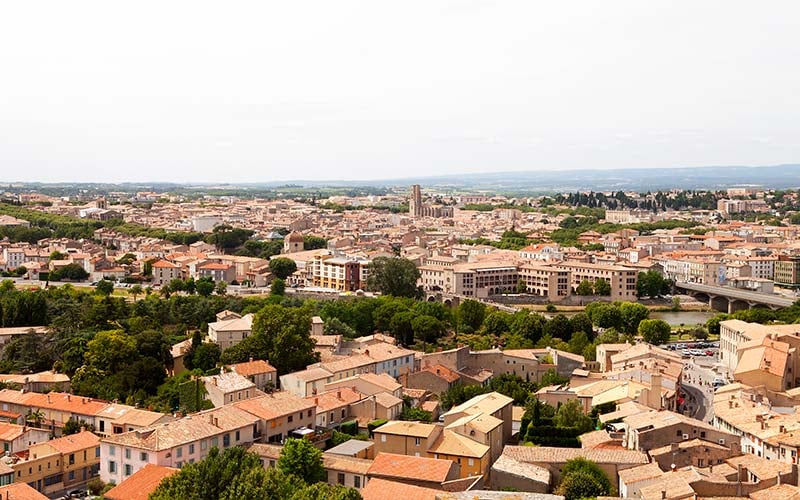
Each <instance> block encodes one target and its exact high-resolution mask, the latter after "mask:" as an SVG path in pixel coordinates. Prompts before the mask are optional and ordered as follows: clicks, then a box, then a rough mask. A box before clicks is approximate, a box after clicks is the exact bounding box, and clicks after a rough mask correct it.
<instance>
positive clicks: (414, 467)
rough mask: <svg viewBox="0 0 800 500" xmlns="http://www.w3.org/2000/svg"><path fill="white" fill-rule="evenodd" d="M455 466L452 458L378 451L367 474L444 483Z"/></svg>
mask: <svg viewBox="0 0 800 500" xmlns="http://www.w3.org/2000/svg"><path fill="white" fill-rule="evenodd" d="M454 466H455V462H453V461H452V460H439V459H436V458H424V457H415V456H411V455H395V454H394V453H378V456H377V457H375V460H374V461H373V462H372V465H371V466H370V468H369V471H367V474H368V475H370V476H384V477H398V478H406V479H413V480H417V481H426V482H434V483H443V482H445V481H447V478H448V475H449V474H450V469H452V468H453V467H454Z"/></svg>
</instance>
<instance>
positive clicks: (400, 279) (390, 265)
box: [367, 257, 419, 298]
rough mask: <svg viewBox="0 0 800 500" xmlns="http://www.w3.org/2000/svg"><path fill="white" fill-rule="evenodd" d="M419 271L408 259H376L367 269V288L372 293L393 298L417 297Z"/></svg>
mask: <svg viewBox="0 0 800 500" xmlns="http://www.w3.org/2000/svg"><path fill="white" fill-rule="evenodd" d="M418 279H419V270H418V269H417V266H416V265H415V264H414V263H413V262H411V261H410V260H408V259H404V258H401V257H378V258H376V259H374V260H373V261H372V264H370V267H369V278H367V287H368V288H369V289H370V290H372V291H377V292H380V293H382V294H384V295H393V296H395V297H412V298H413V297H417V296H418V295H419V289H418V288H417V280H418Z"/></svg>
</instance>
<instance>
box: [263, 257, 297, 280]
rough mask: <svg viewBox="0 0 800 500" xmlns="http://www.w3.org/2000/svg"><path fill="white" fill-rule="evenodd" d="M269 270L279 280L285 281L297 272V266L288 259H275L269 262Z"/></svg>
mask: <svg viewBox="0 0 800 500" xmlns="http://www.w3.org/2000/svg"><path fill="white" fill-rule="evenodd" d="M269 270H270V271H272V274H274V275H275V276H277V277H278V278H280V279H282V280H285V279H286V278H288V277H289V276H291V275H292V273H294V272H295V271H297V264H296V263H295V261H293V260H292V259H289V258H287V257H274V258H272V259H270V260H269Z"/></svg>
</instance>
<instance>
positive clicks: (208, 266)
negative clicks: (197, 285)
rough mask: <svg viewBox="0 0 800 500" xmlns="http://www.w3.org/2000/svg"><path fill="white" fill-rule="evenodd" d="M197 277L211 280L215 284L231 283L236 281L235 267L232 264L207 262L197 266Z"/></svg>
mask: <svg viewBox="0 0 800 500" xmlns="http://www.w3.org/2000/svg"><path fill="white" fill-rule="evenodd" d="M197 277H198V278H211V279H212V280H213V281H214V282H215V283H218V282H220V281H224V282H226V283H232V282H234V281H236V267H235V266H234V265H232V264H221V263H217V262H207V263H205V264H202V265H199V266H197Z"/></svg>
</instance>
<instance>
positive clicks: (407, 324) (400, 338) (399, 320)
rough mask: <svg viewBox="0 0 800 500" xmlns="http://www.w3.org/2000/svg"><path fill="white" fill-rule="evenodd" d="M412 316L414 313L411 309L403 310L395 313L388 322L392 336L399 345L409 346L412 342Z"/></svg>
mask: <svg viewBox="0 0 800 500" xmlns="http://www.w3.org/2000/svg"><path fill="white" fill-rule="evenodd" d="M414 317H415V316H414V313H412V312H411V311H403V312H399V313H397V314H395V315H394V317H392V321H391V322H390V323H389V330H390V331H391V332H392V336H393V337H394V338H395V339H396V340H397V342H399V343H400V344H401V345H405V346H409V345H411V344H413V343H414V327H413V325H412V324H411V322H412V321H413V320H414Z"/></svg>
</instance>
